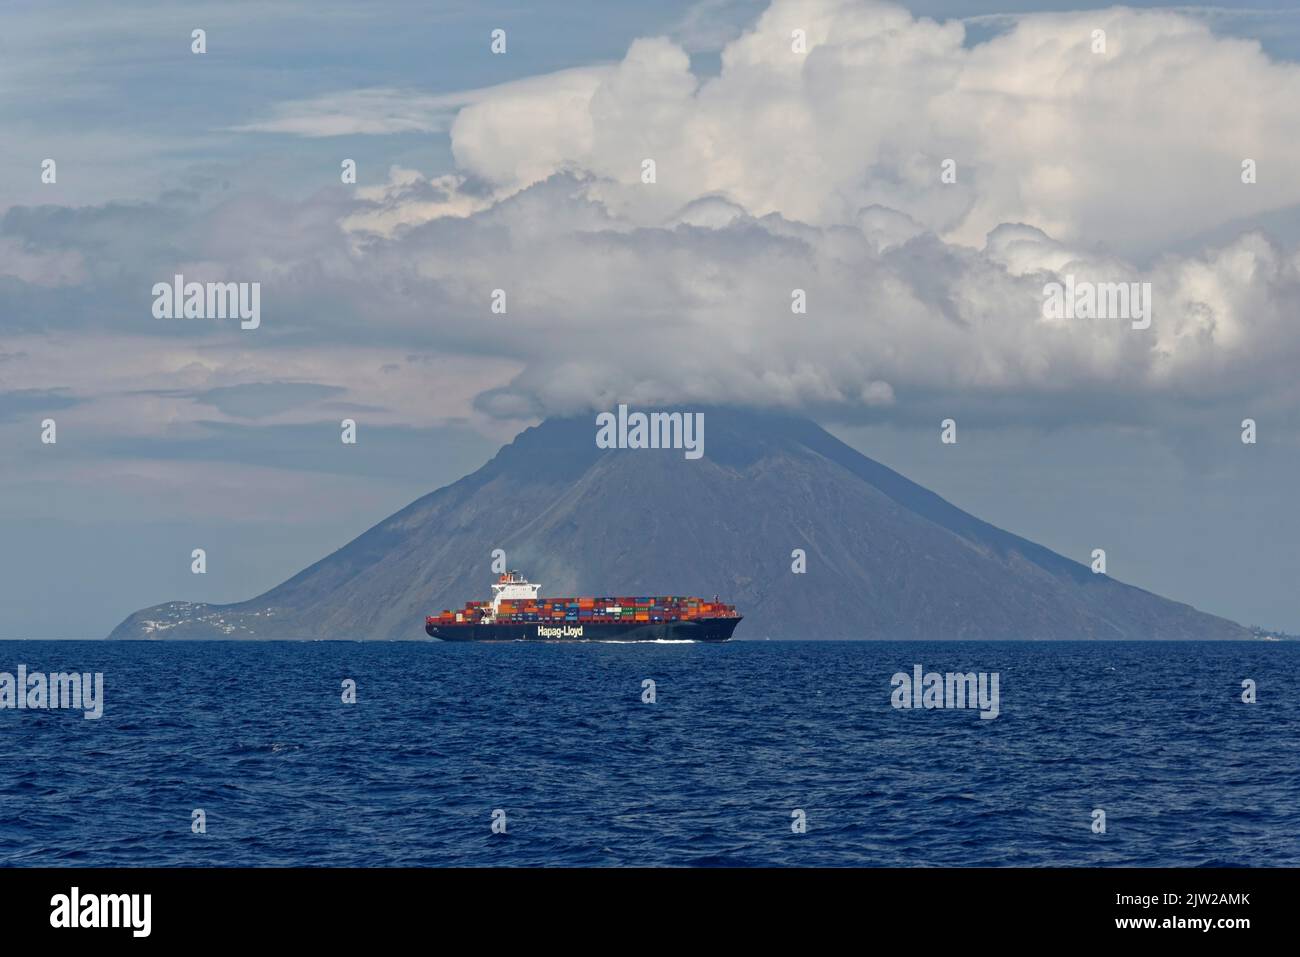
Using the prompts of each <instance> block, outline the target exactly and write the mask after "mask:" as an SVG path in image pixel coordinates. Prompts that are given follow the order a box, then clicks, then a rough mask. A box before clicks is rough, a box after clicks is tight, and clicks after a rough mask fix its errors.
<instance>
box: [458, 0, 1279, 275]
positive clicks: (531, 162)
mask: <svg viewBox="0 0 1300 957" xmlns="http://www.w3.org/2000/svg"><path fill="white" fill-rule="evenodd" d="M796 30H801V31H804V33H805V35H806V38H807V41H806V42H807V51H806V52H805V53H798V52H795V51H793V50H792V49H791V47H792V39H791V37H792V33H793V32H794V31H796ZM1095 30H1103V31H1105V40H1106V48H1105V52H1104V53H1096V52H1093V32H1094V31H1095ZM965 40H966V36H965V30H964V27H963V25H962V24H961V23H960V22H958V21H950V22H947V23H943V24H939V23H936V22H934V21H931V20H927V19H924V18H913V17H912V16H911V15H910V14H909V13H907V11H905V10H903V9H902V8H901V7H896V6H892V5H886V4H877V3H871V2H856V0H776V2H774V3H773V4H772V5H771V7H769V8H768V9H767V10H766V11H765V12H764V13H763V14H762V16H761V17H759V18H758V20H757V22H756V23H755V24H754V25H753V26H752V27H751V28H750V29H749V30H747V31H745V32H744V33H743V34H742V35H741V36H740V37H738V38H736V39H735V40H733V41H732V42H730V43H728V44H727V45H726V46H725V48H724V49H723V50H722V54H721V58H722V71H721V74H720V75H719V76H717V77H714V78H710V79H706V80H700V79H698V78H697V77H695V76H694V75H693V74H692V73H691V70H690V63H689V58H688V56H687V55H686V52H685V51H684V50H683V49H682V48H681V47H679V46H677V45H676V44H675V43H673V42H671V41H669V40H666V39H654V38H649V39H642V40H638V41H636V42H635V43H633V44H632V46H631V48H630V49H629V51H628V53H627V56H626V57H625V58H624V60H623V61H622V62H621V63H619V64H617V65H616V66H615V67H613V68H612V69H610V70H608V71H605V72H591V73H588V74H585V75H584V76H583V77H582V80H583V82H581V83H575V82H574V77H573V76H571V75H563V76H555V77H539V78H536V79H535V80H534V81H532V82H531V83H530V84H529V85H528V86H527V89H528V96H527V98H526V99H524V100H521V99H518V98H515V97H501V98H498V97H495V96H484V97H482V98H480V99H478V100H477V101H476V102H474V103H472V104H470V105H468V106H466V107H465V108H464V109H462V110H461V111H460V112H459V113H458V115H457V117H456V120H455V122H454V123H453V125H452V128H451V136H452V147H453V150H454V153H455V156H456V159H457V162H458V164H459V165H460V167H461V168H462V170H463V171H464V172H466V173H469V174H472V175H477V176H480V177H482V178H484V179H486V180H488V181H490V182H493V183H496V184H498V185H514V186H516V187H520V188H522V187H524V186H527V185H529V184H531V183H533V182H537V181H539V180H541V179H543V178H545V177H546V176H548V175H551V174H554V173H557V172H581V173H587V174H590V175H591V176H592V177H594V179H595V184H594V185H593V187H592V195H593V196H594V197H596V198H599V199H601V200H602V201H603V202H605V203H606V204H607V205H608V206H609V207H610V208H611V209H614V210H616V211H617V212H618V213H619V214H620V215H623V216H627V217H628V218H629V219H631V220H633V221H635V222H637V223H640V224H642V225H654V224H658V223H661V222H663V220H664V218H665V217H667V216H669V215H671V214H672V213H673V212H675V211H676V210H678V209H680V208H681V207H683V206H684V205H686V204H687V203H689V202H691V201H693V200H695V199H698V198H699V197H701V196H705V195H718V196H723V197H726V198H728V199H729V200H730V201H732V202H734V203H737V204H739V205H740V206H742V207H743V208H744V209H745V210H746V211H748V212H749V213H750V214H751V215H753V216H756V217H761V216H764V215H767V214H769V213H778V214H780V215H782V216H783V217H785V218H787V219H791V220H796V221H800V222H805V223H810V224H815V225H820V226H830V225H837V224H849V223H852V222H853V221H854V218H855V217H856V216H857V214H858V212H859V211H860V210H861V209H863V208H864V207H867V206H871V205H880V206H883V207H887V208H891V209H896V210H900V211H902V212H904V213H906V214H907V215H909V216H911V217H912V218H914V219H916V220H917V221H918V222H921V223H923V224H924V225H925V226H926V227H927V228H929V229H931V230H933V231H935V232H936V233H937V234H939V235H940V236H942V237H944V238H945V239H949V240H953V241H957V242H962V243H965V244H968V245H973V244H978V243H980V242H982V240H983V237H984V236H985V235H986V234H987V233H988V232H989V231H990V230H992V229H993V228H994V227H996V226H997V225H999V224H1001V223H1004V222H1027V223H1032V224H1034V225H1037V226H1039V227H1040V228H1043V229H1045V230H1047V231H1048V232H1049V233H1051V234H1052V235H1055V236H1058V237H1060V238H1062V239H1066V240H1071V241H1079V242H1084V243H1089V244H1093V243H1103V244H1108V245H1111V246H1113V247H1116V248H1122V249H1141V250H1143V251H1149V250H1151V249H1156V248H1159V246H1160V245H1161V244H1163V243H1164V242H1167V241H1169V240H1170V239H1172V238H1174V237H1176V236H1181V235H1186V234H1189V233H1195V232H1199V231H1203V230H1205V229H1208V228H1210V227H1211V226H1213V225H1214V224H1216V223H1221V222H1224V221H1226V220H1228V219H1231V218H1235V217H1240V216H1242V215H1247V214H1253V213H1258V212H1262V211H1264V210H1268V209H1275V208H1281V207H1285V206H1289V205H1294V204H1295V203H1297V202H1300V181H1297V180H1295V178H1294V177H1290V176H1289V175H1288V173H1287V171H1289V170H1290V169H1293V168H1295V167H1296V166H1297V165H1298V164H1300V114H1297V113H1296V111H1294V110H1287V109H1283V108H1282V104H1285V103H1292V102H1296V101H1298V100H1300V67H1297V66H1296V65H1295V64H1293V63H1289V62H1279V61H1274V60H1271V59H1270V58H1269V57H1268V56H1266V55H1265V54H1264V53H1263V52H1261V50H1260V48H1259V45H1258V44H1256V43H1252V42H1248V41H1243V40H1236V39H1227V38H1222V37H1216V36H1215V35H1214V34H1213V33H1212V32H1211V30H1210V29H1209V27H1208V26H1207V25H1206V24H1205V23H1204V22H1202V21H1201V20H1199V19H1194V18H1191V17H1187V16H1183V15H1179V14H1176V13H1170V12H1165V11H1137V10H1130V9H1125V8H1113V9H1110V10H1103V11H1088V12H1083V13H1052V14H1048V13H1044V14H1032V15H1025V16H1023V17H1019V18H1017V19H1016V20H1015V21H1014V26H1013V27H1012V28H1011V29H1008V30H1007V31H1005V32H1003V33H1001V34H999V35H997V36H995V37H992V38H991V39H989V40H988V41H987V42H984V43H979V44H975V45H973V46H968V45H966V43H965ZM1225 76H1231V77H1233V78H1234V79H1233V81H1232V82H1231V83H1224V82H1223V77H1225ZM644 158H653V159H654V160H655V161H656V164H657V168H658V182H657V183H656V185H655V188H654V189H644V188H642V185H643V184H642V183H641V182H640V174H641V162H642V160H643V159H644ZM1246 158H1250V159H1254V160H1256V162H1257V163H1258V165H1259V167H1260V169H1261V170H1263V171H1267V173H1266V174H1263V173H1261V175H1260V177H1259V182H1258V183H1257V184H1255V185H1253V186H1249V187H1248V186H1244V185H1243V184H1242V182H1241V179H1240V173H1241V164H1242V161H1243V159H1246ZM948 159H951V160H953V161H954V163H955V164H956V173H957V181H956V183H951V184H949V183H944V182H942V181H941V179H940V175H939V174H940V169H941V165H942V164H943V162H944V161H945V160H948ZM1192 197H1194V199H1189V198H1192Z"/></svg>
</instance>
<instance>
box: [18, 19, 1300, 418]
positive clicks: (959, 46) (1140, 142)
mask: <svg viewBox="0 0 1300 957" xmlns="http://www.w3.org/2000/svg"><path fill="white" fill-rule="evenodd" d="M795 29H801V30H804V31H806V35H807V38H808V49H807V52H806V53H803V54H795V53H793V52H792V51H791V49H790V35H791V32H792V31H793V30H795ZM1093 29H1104V30H1106V36H1107V53H1106V54H1105V55H1100V54H1095V53H1093V52H1092V50H1091V47H1090V42H1091V36H1092V30H1093ZM966 41H967V38H966V37H965V34H964V30H963V27H962V25H961V24H960V23H959V22H950V23H945V24H939V23H935V22H933V21H928V20H924V19H917V18H914V17H912V16H911V15H910V14H908V13H907V12H906V11H904V10H902V9H901V8H897V7H892V6H885V5H880V4H874V3H866V2H847V0H823V2H811V0H778V2H777V3H775V4H774V5H773V6H772V7H771V8H769V9H768V10H767V11H766V12H764V13H763V14H762V15H761V16H760V17H759V18H758V19H757V21H756V22H755V23H754V24H753V25H752V26H751V27H750V28H749V29H748V30H746V31H744V32H743V33H741V34H740V35H739V36H737V37H735V38H734V39H732V40H730V41H729V42H727V44H726V45H725V46H724V48H723V50H722V53H721V63H722V71H721V73H720V74H719V75H718V76H717V77H714V78H711V79H705V80H702V79H700V78H698V77H697V76H695V75H694V74H693V73H692V72H691V69H690V58H689V56H688V54H687V52H686V51H685V50H684V49H683V48H681V47H680V46H678V45H677V44H676V43H674V42H673V41H670V40H667V39H663V38H644V39H640V40H637V41H635V42H634V43H632V44H631V46H630V48H629V49H628V52H627V55H626V56H625V57H624V59H623V60H621V61H620V62H618V63H614V64H605V65H594V66H590V67H584V68H579V69H572V70H566V71H563V72H561V73H557V74H549V75H545V76H539V77H534V78H530V79H528V80H522V81H517V82H513V83H510V84H505V85H502V86H498V87H489V88H485V89H483V90H477V91H472V93H471V94H456V95H450V96H448V97H420V96H418V95H414V94H406V93H402V92H400V91H396V90H385V91H381V92H382V95H379V93H378V92H376V91H370V94H367V95H364V96H357V97H352V98H349V97H346V96H345V97H342V98H328V102H327V101H326V100H322V99H317V100H313V101H304V102H303V103H300V104H298V105H296V106H294V105H291V106H286V107H282V108H279V109H277V110H273V111H272V113H273V116H272V118H271V119H270V120H268V121H267V122H269V123H280V122H282V121H285V122H289V121H291V123H290V126H292V127H293V128H292V129H291V128H290V127H289V126H286V127H282V128H281V129H280V131H281V132H295V133H297V134H299V135H308V136H311V135H325V133H324V131H326V130H328V129H330V128H332V127H331V124H337V123H340V122H344V121H346V122H351V120H347V119H346V118H347V117H352V118H353V119H361V114H362V113H364V112H365V111H364V109H363V107H366V106H369V107H372V108H373V109H372V111H371V112H372V113H373V114H374V119H375V123H376V124H377V126H376V129H381V130H382V129H385V128H387V125H388V124H389V122H390V120H391V119H392V118H393V117H397V118H398V120H397V122H408V121H414V120H412V118H413V117H420V116H423V117H425V119H426V120H427V121H428V122H433V120H432V119H430V118H431V117H432V116H433V114H434V113H435V112H436V111H437V110H441V109H444V108H446V107H447V106H448V104H452V103H459V104H463V105H461V106H460V107H459V110H458V112H456V115H455V119H454V121H452V123H451V125H450V131H449V133H450V138H451V146H452V154H453V156H454V157H455V161H456V163H457V168H456V169H455V170H452V171H447V170H442V171H437V172H433V173H423V172H420V171H417V170H414V169H410V168H406V167H394V168H393V169H392V170H391V171H390V175H389V178H388V181H387V182H386V183H384V184H382V185H379V186H373V187H368V188H360V189H355V190H352V189H342V188H339V187H337V186H333V187H332V188H330V189H322V191H321V192H319V193H317V194H316V195H314V196H312V197H310V198H308V199H306V200H292V199H285V198H282V197H277V196H264V195H255V194H250V193H239V194H238V195H235V196H233V197H231V198H227V199H223V200H220V201H217V202H215V203H214V204H203V203H171V204H162V203H158V204H137V205H131V206H122V205H118V206H107V207H95V208H85V209H77V210H61V209H56V208H53V207H50V208H45V207H42V208H26V209H13V210H10V211H9V212H8V213H7V214H6V215H5V216H4V218H3V219H0V241H3V242H5V243H8V244H9V245H10V247H12V248H13V249H15V250H20V251H21V253H22V256H20V257H16V258H15V259H14V260H13V263H11V265H10V266H9V267H8V269H9V275H8V276H0V311H3V313H4V314H5V315H13V316H15V317H17V326H16V332H18V333H19V335H17V336H16V337H15V338H14V339H13V341H12V344H10V343H6V345H7V347H8V348H9V349H10V350H14V351H16V350H19V349H21V351H22V352H23V353H25V354H26V358H24V359H23V360H22V361H21V362H6V363H5V371H6V374H7V376H8V378H9V380H11V381H10V382H9V384H10V386H11V387H12V388H48V387H50V385H51V384H56V385H62V386H65V387H66V388H68V389H69V390H71V392H72V393H73V394H76V395H78V396H95V397H96V400H97V401H96V402H95V403H94V404H93V407H87V408H83V409H79V410H77V413H78V414H79V415H83V416H85V417H86V418H87V420H88V421H89V420H93V421H94V422H96V423H97V424H103V425H105V426H106V427H108V428H114V429H116V430H118V431H119V433H122V434H140V435H144V434H149V432H148V430H149V429H150V428H154V426H152V425H150V423H156V422H157V421H159V420H160V419H161V420H163V421H165V422H167V423H168V428H169V429H170V430H171V431H170V432H169V435H171V436H176V435H185V434H193V433H194V432H196V431H197V430H199V429H203V428H208V425H207V424H206V423H207V422H208V420H209V419H212V418H214V417H215V418H216V419H217V420H218V421H224V422H226V424H240V423H241V422H243V423H246V422H247V421H248V420H257V421H258V423H259V424H273V425H276V426H290V425H303V424H309V423H312V422H318V421H321V420H323V419H327V418H328V417H329V414H333V413H334V412H336V411H337V410H338V409H340V408H345V407H346V408H359V407H360V408H369V409H371V410H374V411H372V412H370V413H367V415H369V416H373V417H374V419H375V420H376V421H378V422H382V423H383V424H384V425H385V426H393V427H399V426H411V427H420V428H429V427H436V426H437V425H438V424H440V423H441V422H445V421H447V420H448V419H452V418H455V419H460V418H466V417H468V418H472V419H473V420H474V421H475V423H476V425H480V426H482V427H485V428H500V429H501V432H502V434H503V435H504V434H506V433H508V431H509V429H510V428H511V426H510V425H509V422H511V421H517V420H520V419H530V418H536V417H540V416H543V415H546V414H550V413H569V412H575V411H579V410H583V409H587V408H591V407H602V408H607V407H610V406H612V405H614V404H616V403H617V402H630V403H633V404H642V405H652V404H668V405H676V406H680V405H682V404H685V403H697V404H723V403H741V404H750V405H760V406H780V407H784V408H798V409H804V410H809V411H817V412H822V411H832V412H834V414H836V415H839V416H842V417H849V418H852V417H857V418H860V419H863V420H873V421H879V420H890V421H898V422H906V423H924V424H926V425H927V427H933V426H934V425H935V424H936V423H937V421H938V419H939V418H943V417H947V416H949V415H958V414H960V415H961V416H963V417H965V418H964V421H967V420H969V419H970V418H974V419H976V420H980V421H984V422H987V423H989V424H993V423H998V422H1000V423H1004V424H1007V425H1013V424H1016V423H1032V424H1035V425H1042V424H1048V425H1050V424H1060V423H1064V422H1074V421H1083V420H1090V421H1101V420H1106V421H1131V422H1149V421H1159V420H1160V417H1163V421H1166V422H1179V423H1183V422H1189V421H1192V420H1194V419H1197V417H1199V419H1200V421H1217V422H1223V421H1228V422H1234V421H1239V420H1240V418H1241V417H1243V416H1244V415H1246V414H1251V412H1253V411H1254V410H1257V409H1286V408H1294V404H1295V401H1296V399H1297V395H1296V391H1297V387H1296V386H1294V385H1292V384H1291V383H1292V381H1293V376H1292V374H1291V369H1293V368H1294V365H1295V363H1296V362H1297V360H1300V330H1298V329H1297V328H1296V326H1295V324H1294V322H1293V321H1292V320H1291V318H1290V317H1291V316H1292V315H1293V314H1294V303H1295V302H1296V301H1297V296H1298V295H1300V251H1298V250H1297V247H1296V244H1295V241H1294V239H1293V238H1292V239H1289V240H1285V241H1284V240H1282V239H1279V238H1278V237H1277V236H1275V235H1272V232H1271V231H1270V230H1268V229H1258V228H1253V227H1252V222H1253V220H1254V219H1256V218H1259V217H1262V216H1266V215H1276V214H1277V212H1278V211H1280V210H1287V209H1294V208H1297V206H1300V183H1297V182H1295V181H1293V180H1290V179H1288V177H1287V176H1286V175H1285V173H1284V171H1285V170H1288V169H1291V168H1295V167H1296V165H1297V164H1296V162H1295V161H1296V160H1297V159H1300V157H1297V156H1296V155H1295V154H1296V152H1297V151H1300V129H1298V128H1297V126H1298V124H1300V118H1298V117H1297V114H1296V113H1295V111H1293V110H1289V109H1286V108H1285V106H1284V104H1289V103H1291V102H1297V101H1300V97H1297V96H1296V95H1295V94H1297V93H1300V86H1297V84H1298V83H1300V72H1298V71H1297V68H1296V66H1295V65H1294V64H1290V63H1282V62H1275V61H1272V60H1270V59H1269V58H1268V57H1266V56H1264V55H1263V54H1262V53H1260V51H1259V49H1258V48H1257V47H1255V46H1254V45H1252V44H1249V43H1245V42H1242V41H1239V40H1228V39H1222V38H1216V37H1215V36H1214V35H1213V34H1212V33H1210V32H1209V31H1208V30H1207V29H1206V28H1205V26H1204V25H1203V24H1202V23H1201V22H1199V21H1197V20H1194V19H1190V18H1187V17H1181V16H1178V15H1176V14H1170V13H1167V12H1163V11H1143V12H1138V11H1131V10H1123V9H1118V8H1117V9H1112V10H1105V11H1094V12H1090V13H1086V14H1041V15H1033V16H1027V17H1022V18H1018V19H1016V20H1015V21H1014V23H1013V24H1011V25H1010V26H1009V27H1008V29H1007V30H1006V31H1005V32H1003V33H1000V34H999V35H998V36H996V37H994V38H993V39H990V40H988V41H987V42H984V43H977V44H974V45H971V44H968V43H967V42H966ZM1223 75H1232V76H1234V77H1239V78H1240V81H1241V82H1240V85H1239V86H1237V85H1233V84H1224V83H1223V81H1222V79H1221V77H1222V76H1223ZM1245 90H1248V91H1249V94H1250V97H1251V99H1249V101H1243V99H1242V91H1245ZM371 94H373V95H371ZM408 97H409V98H410V99H411V102H410V103H404V102H403V101H404V100H405V99H407V98H408ZM336 108H337V109H336ZM330 110H334V112H330ZM340 117H343V118H344V119H340ZM403 117H405V119H403ZM318 121H319V122H318ZM424 121H425V120H420V122H424ZM293 124H298V125H297V126H293ZM250 128H251V127H250ZM267 128H269V127H267ZM1242 156H1252V157H1254V158H1256V159H1257V160H1258V162H1259V169H1260V182H1259V183H1258V184H1255V185H1245V184H1243V183H1242V182H1241V179H1240V160H1241V157H1242ZM949 157H950V158H954V159H955V161H956V170H957V181H956V183H944V182H943V181H942V180H941V178H940V171H941V163H942V160H943V159H944V158H949ZM646 158H653V159H655V161H656V170H657V179H656V181H655V182H654V183H652V184H648V183H644V182H642V180H641V172H642V161H643V160H644V159H646ZM1226 223H1232V224H1234V228H1233V229H1232V230H1231V232H1230V233H1228V234H1223V235H1220V236H1217V237H1216V239H1215V240H1214V242H1212V243H1208V244H1199V245H1197V246H1196V247H1195V248H1186V242H1187V239H1188V237H1190V236H1200V235H1206V234H1209V233H1210V232H1211V231H1212V230H1214V229H1216V228H1222V227H1223V226H1224V224H1226ZM24 257H25V258H24ZM60 264H62V265H60ZM74 266H75V267H76V268H73V267H74ZM78 270H80V272H79V271H78ZM175 272H184V274H185V275H186V277H187V278H190V279H197V280H200V281H203V280H209V279H210V280H223V281H258V282H261V283H262V296H263V298H262V304H263V308H262V313H263V323H262V327H261V328H260V329H259V330H257V331H256V332H254V333H241V332H239V331H238V329H237V327H235V328H232V327H230V326H225V327H223V326H219V325H217V324H212V323H206V324H205V323H202V322H193V323H166V322H160V321H158V320H154V319H152V317H151V316H150V314H149V311H148V303H149V300H148V296H147V292H148V289H149V288H150V286H151V285H152V283H153V282H157V281H160V280H165V279H169V278H170V277H171V276H172V275H173V274H174V273H175ZM1067 275H1068V276H1073V277H1075V279H1076V280H1078V281H1081V282H1099V283H1105V282H1149V283H1151V287H1152V295H1153V300H1154V306H1153V316H1152V324H1151V327H1150V328H1149V329H1146V330H1135V329H1133V328H1132V327H1131V323H1130V322H1129V321H1128V320H1126V319H1122V318H1121V319H1095V320H1092V319H1077V320H1052V319H1046V318H1044V315H1043V310H1042V304H1043V289H1044V286H1045V285H1046V284H1047V283H1049V282H1053V281H1057V280H1063V279H1064V277H1066V276H1067ZM498 289H499V290H502V291H504V292H505V294H506V297H507V302H508V307H507V311H506V312H505V314H498V313H494V312H493V311H492V310H491V308H490V305H491V301H492V297H493V293H494V291H495V290H498ZM796 290H802V292H803V295H804V297H805V298H806V302H807V311H806V312H805V313H798V312H794V311H792V309H791V304H792V298H793V296H794V295H795V291H796ZM313 389H315V390H321V389H324V390H329V391H328V392H327V393H324V392H320V391H316V392H312V391H311V390H313ZM327 413H328V414H327ZM475 417H476V418H475ZM496 420H502V422H501V423H496V424H494V423H495V422H496ZM135 430H138V433H137V432H136V431H135Z"/></svg>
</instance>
